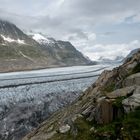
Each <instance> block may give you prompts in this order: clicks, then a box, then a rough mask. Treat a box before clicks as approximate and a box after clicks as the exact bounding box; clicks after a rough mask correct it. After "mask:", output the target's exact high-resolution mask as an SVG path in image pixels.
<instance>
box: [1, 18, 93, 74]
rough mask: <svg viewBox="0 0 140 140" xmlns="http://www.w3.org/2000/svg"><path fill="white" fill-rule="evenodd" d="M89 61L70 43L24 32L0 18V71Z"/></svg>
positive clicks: (69, 64) (71, 64)
mask: <svg viewBox="0 0 140 140" xmlns="http://www.w3.org/2000/svg"><path fill="white" fill-rule="evenodd" d="M92 63H93V62H92V61H91V60H89V59H88V58H86V57H84V55H83V54H82V53H81V52H79V51H78V50H76V49H75V47H74V46H73V45H72V44H71V43H70V42H65V41H56V40H55V39H53V38H46V37H45V36H43V35H41V34H38V33H37V34H33V33H32V35H27V34H25V33H23V32H22V31H21V30H20V29H19V28H18V27H17V26H16V25H14V24H12V23H10V22H7V21H3V20H0V72H5V71H18V70H29V69H40V68H48V67H61V66H73V65H88V64H92Z"/></svg>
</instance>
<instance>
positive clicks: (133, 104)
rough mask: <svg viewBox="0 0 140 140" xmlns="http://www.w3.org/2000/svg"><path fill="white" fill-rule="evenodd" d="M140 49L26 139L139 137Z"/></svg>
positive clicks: (88, 139) (84, 139)
mask: <svg viewBox="0 0 140 140" xmlns="http://www.w3.org/2000/svg"><path fill="white" fill-rule="evenodd" d="M139 106H140V51H138V52H137V53H135V54H134V55H133V56H132V57H130V58H129V59H127V60H126V61H125V63H124V64H123V65H121V66H120V67H118V68H115V69H113V70H112V71H104V72H103V73H102V74H101V76H100V77H99V78H98V80H97V81H96V82H95V83H94V84H93V85H92V86H91V87H90V88H89V89H88V90H87V91H86V92H85V93H84V94H83V95H82V96H81V97H79V98H78V99H77V100H76V101H75V102H74V103H73V104H71V105H70V106H68V107H66V108H64V109H62V110H60V111H58V112H56V113H54V114H53V115H52V116H51V117H50V118H49V119H48V120H46V121H45V122H44V123H42V124H41V125H40V127H38V128H37V129H36V130H34V131H33V132H31V133H30V134H28V135H27V136H26V137H25V138H23V140H66V139H67V140H75V139H76V140H81V139H82V140H92V139H95V140H96V139H98V140H99V139H101V140H102V139H106V140H112V139H113V140H114V139H130V140H131V139H132V140H133V139H138V140H139V139H140V108H139Z"/></svg>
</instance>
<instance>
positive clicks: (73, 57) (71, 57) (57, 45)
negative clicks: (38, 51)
mask: <svg viewBox="0 0 140 140" xmlns="http://www.w3.org/2000/svg"><path fill="white" fill-rule="evenodd" d="M32 38H33V39H34V40H36V41H37V42H38V43H39V44H40V45H41V46H42V47H43V48H44V49H47V52H48V53H49V56H50V57H52V58H53V59H54V60H57V61H56V62H57V64H59V65H64V66H66V65H67V66H72V65H79V64H81V65H85V64H95V63H94V62H92V61H91V60H89V59H88V58H86V57H84V55H83V54H82V53H81V52H79V51H78V50H76V48H75V47H74V46H73V45H72V44H71V43H70V42H68V41H61V40H58V41H57V40H55V39H54V38H48V37H46V36H45V35H42V34H39V33H37V34H33V35H32Z"/></svg>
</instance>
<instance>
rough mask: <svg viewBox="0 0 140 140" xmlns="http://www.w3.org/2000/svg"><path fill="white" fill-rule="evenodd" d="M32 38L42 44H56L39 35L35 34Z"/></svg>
mask: <svg viewBox="0 0 140 140" xmlns="http://www.w3.org/2000/svg"><path fill="white" fill-rule="evenodd" d="M32 38H33V39H34V40H35V41H37V42H38V43H40V44H53V43H54V42H53V41H52V40H50V39H48V38H46V37H44V36H43V35H41V34H38V33H37V34H34V35H33V37H32Z"/></svg>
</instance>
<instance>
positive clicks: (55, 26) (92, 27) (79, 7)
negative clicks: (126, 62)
mask: <svg viewBox="0 0 140 140" xmlns="http://www.w3.org/2000/svg"><path fill="white" fill-rule="evenodd" d="M0 18H2V19H6V20H9V21H11V22H13V23H15V24H16V25H17V26H18V27H20V28H21V29H24V30H25V31H28V30H33V31H36V32H42V33H43V34H46V35H47V36H49V37H50V36H51V37H54V38H56V39H61V40H69V41H71V42H72V44H73V45H75V47H76V48H77V49H78V50H80V51H82V52H83V53H84V54H85V55H87V56H89V57H90V58H91V59H93V60H95V59H98V58H99V57H100V56H103V57H109V58H115V57H116V56H118V55H123V56H125V55H127V54H128V53H129V52H130V50H133V49H135V48H138V47H140V0H0Z"/></svg>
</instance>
